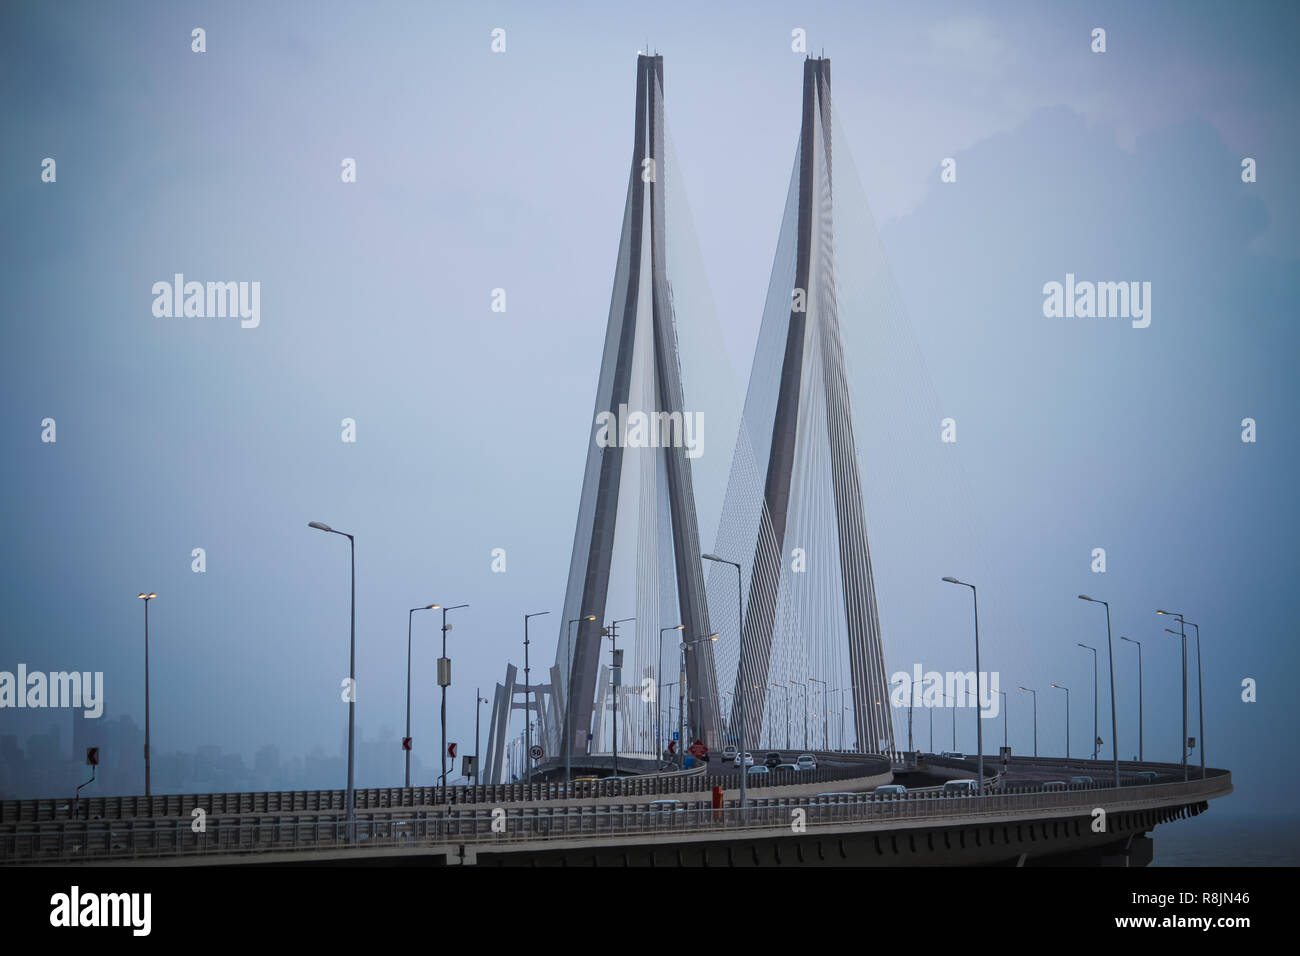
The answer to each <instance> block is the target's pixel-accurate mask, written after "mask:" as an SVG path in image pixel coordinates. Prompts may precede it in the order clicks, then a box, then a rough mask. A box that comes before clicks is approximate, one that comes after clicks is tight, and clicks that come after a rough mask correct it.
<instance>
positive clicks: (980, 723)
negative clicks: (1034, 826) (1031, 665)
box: [944, 578, 984, 793]
mask: <svg viewBox="0 0 1300 956" xmlns="http://www.w3.org/2000/svg"><path fill="white" fill-rule="evenodd" d="M944 581H946V582H947V583H948V584H959V585H961V586H962V587H964V588H970V593H971V600H972V601H973V602H974V604H975V748H976V750H978V751H979V761H978V764H979V770H978V774H979V792H980V793H983V792H984V716H983V702H982V701H981V700H980V699H979V688H980V600H979V594H978V593H977V592H976V590H975V585H973V584H969V583H967V582H966V581H958V580H957V579H956V578H944ZM954 714H955V711H954ZM953 749H954V750H955V749H956V747H954V748H953Z"/></svg>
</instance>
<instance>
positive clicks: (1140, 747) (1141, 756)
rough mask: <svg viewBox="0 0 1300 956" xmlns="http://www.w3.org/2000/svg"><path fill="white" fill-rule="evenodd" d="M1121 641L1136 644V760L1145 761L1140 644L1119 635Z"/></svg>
mask: <svg viewBox="0 0 1300 956" xmlns="http://www.w3.org/2000/svg"><path fill="white" fill-rule="evenodd" d="M1119 639H1120V640H1121V641H1128V642H1129V643H1130V644H1136V645H1137V649H1138V760H1139V761H1142V760H1146V750H1145V749H1143V745H1142V741H1143V731H1142V642H1141V641H1135V640H1133V639H1132V638H1130V637H1125V636H1124V635H1122V634H1121V635H1120V638H1119Z"/></svg>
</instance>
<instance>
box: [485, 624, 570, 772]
mask: <svg viewBox="0 0 1300 956" xmlns="http://www.w3.org/2000/svg"><path fill="white" fill-rule="evenodd" d="M550 613H551V612H550V611H534V612H533V613H532V614H525V615H524V783H532V782H533V753H532V751H533V739H532V729H531V727H530V726H529V723H528V718H529V717H530V716H531V715H532V712H533V684H532V681H531V680H530V679H529V674H528V619H529V618H531V617H541V616H542V615H544V614H550ZM476 736H477V734H476ZM474 763H475V776H476V778H477V773H478V767H477V764H478V742H477V740H476V741H475V743H474Z"/></svg>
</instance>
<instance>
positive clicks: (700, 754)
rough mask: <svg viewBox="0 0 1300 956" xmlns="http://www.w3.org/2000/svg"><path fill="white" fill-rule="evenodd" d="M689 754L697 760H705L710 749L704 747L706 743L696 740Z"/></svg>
mask: <svg viewBox="0 0 1300 956" xmlns="http://www.w3.org/2000/svg"><path fill="white" fill-rule="evenodd" d="M688 752H689V753H690V755H691V756H692V757H694V758H695V759H697V760H703V759H704V758H705V757H707V756H708V754H709V748H708V747H706V746H704V741H702V740H696V741H695V743H693V744H691V746H690V749H689V751H688Z"/></svg>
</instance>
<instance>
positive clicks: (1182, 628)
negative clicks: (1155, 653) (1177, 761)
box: [1156, 611, 1187, 782]
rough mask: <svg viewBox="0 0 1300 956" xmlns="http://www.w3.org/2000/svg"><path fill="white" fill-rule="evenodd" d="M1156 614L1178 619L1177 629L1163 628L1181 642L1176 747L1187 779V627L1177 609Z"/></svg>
mask: <svg viewBox="0 0 1300 956" xmlns="http://www.w3.org/2000/svg"><path fill="white" fill-rule="evenodd" d="M1156 613H1157V614H1167V615H1169V616H1170V617H1173V618H1175V619H1176V620H1177V621H1178V630H1177V631H1172V630H1170V629H1169V628H1165V630H1166V631H1168V632H1169V633H1170V634H1173V635H1174V636H1176V637H1179V638H1182V643H1183V739H1182V743H1181V744H1180V745H1179V747H1178V749H1179V750H1180V751H1182V754H1183V780H1184V782H1185V781H1186V780H1187V627H1186V623H1187V622H1186V621H1184V620H1183V615H1182V614H1181V613H1180V612H1178V611H1156Z"/></svg>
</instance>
